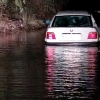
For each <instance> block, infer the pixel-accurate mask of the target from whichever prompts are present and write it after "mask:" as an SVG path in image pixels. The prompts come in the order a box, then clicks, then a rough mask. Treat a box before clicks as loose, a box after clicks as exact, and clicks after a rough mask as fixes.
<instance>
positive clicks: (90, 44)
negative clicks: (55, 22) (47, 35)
mask: <svg viewBox="0 0 100 100" xmlns="http://www.w3.org/2000/svg"><path fill="white" fill-rule="evenodd" d="M99 44H100V43H99V42H74V43H73V42H64V43H63V42H45V45H51V46H52V45H55V46H59V45H66V46H99Z"/></svg>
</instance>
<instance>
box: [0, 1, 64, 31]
mask: <svg viewBox="0 0 100 100" xmlns="http://www.w3.org/2000/svg"><path fill="white" fill-rule="evenodd" d="M64 1H66V0H0V29H1V30H2V32H6V31H8V29H9V30H10V31H13V30H14V29H19V28H20V29H22V28H25V29H29V28H30V29H39V28H42V27H45V24H44V22H43V20H45V19H47V18H51V17H52V16H53V15H54V14H55V13H56V12H57V11H59V10H60V9H61V7H62V5H64V4H65V2H64Z"/></svg>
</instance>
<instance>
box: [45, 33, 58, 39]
mask: <svg viewBox="0 0 100 100" xmlns="http://www.w3.org/2000/svg"><path fill="white" fill-rule="evenodd" d="M47 39H56V37H55V34H54V33H53V32H47Z"/></svg>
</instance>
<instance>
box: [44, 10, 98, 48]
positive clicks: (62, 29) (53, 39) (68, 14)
mask: <svg viewBox="0 0 100 100" xmlns="http://www.w3.org/2000/svg"><path fill="white" fill-rule="evenodd" d="M47 23H48V28H47V31H46V35H45V43H46V45H60V44H62V45H63V44H64V45H92V46H93V45H94V44H96V45H97V44H98V42H99V32H98V27H97V24H96V22H95V19H94V18H93V16H92V14H90V13H88V12H87V11H65V12H64V11H62V12H58V13H57V14H56V15H54V17H53V19H52V20H51V21H49V20H48V21H47Z"/></svg>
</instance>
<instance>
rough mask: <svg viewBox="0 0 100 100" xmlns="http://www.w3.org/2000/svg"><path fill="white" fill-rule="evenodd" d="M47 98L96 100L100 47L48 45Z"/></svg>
mask: <svg viewBox="0 0 100 100" xmlns="http://www.w3.org/2000/svg"><path fill="white" fill-rule="evenodd" d="M45 50H46V59H45V63H46V66H47V69H46V74H47V77H46V83H45V85H46V90H47V95H46V98H63V97H65V98H68V99H73V98H78V99H82V98H84V99H86V98H87V99H92V96H93V95H94V91H95V90H96V88H97V87H96V83H95V77H96V57H97V52H98V48H97V47H68V46H67V47H66V46H64V47H61V46H60V47H56V46H47V47H45Z"/></svg>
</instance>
